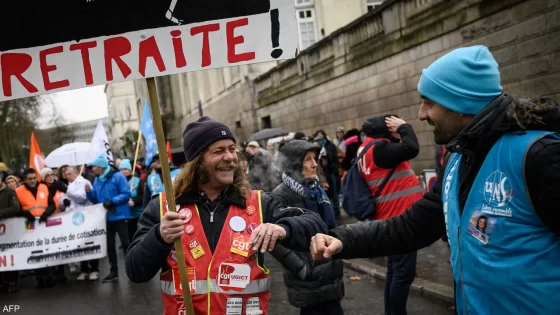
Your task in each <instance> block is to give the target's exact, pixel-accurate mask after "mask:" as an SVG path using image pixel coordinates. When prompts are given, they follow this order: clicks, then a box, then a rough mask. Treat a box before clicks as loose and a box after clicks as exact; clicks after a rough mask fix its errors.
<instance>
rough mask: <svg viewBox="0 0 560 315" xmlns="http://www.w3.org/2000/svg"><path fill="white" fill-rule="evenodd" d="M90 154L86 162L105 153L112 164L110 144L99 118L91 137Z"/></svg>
mask: <svg viewBox="0 0 560 315" xmlns="http://www.w3.org/2000/svg"><path fill="white" fill-rule="evenodd" d="M90 152H91V153H90V154H89V156H88V163H89V162H91V161H93V159H95V158H96V157H98V156H99V155H100V154H105V156H106V157H107V160H108V161H109V164H111V165H112V164H113V151H111V144H110V143H109V138H107V133H106V132H105V128H104V127H103V122H102V121H101V120H100V121H99V123H97V128H96V129H95V133H94V134H93V138H92V139H91V148H90Z"/></svg>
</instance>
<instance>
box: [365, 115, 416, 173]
mask: <svg viewBox="0 0 560 315" xmlns="http://www.w3.org/2000/svg"><path fill="white" fill-rule="evenodd" d="M385 117H386V116H377V117H373V118H370V119H368V120H367V121H366V123H364V126H363V128H362V129H363V131H364V132H365V133H366V136H368V137H370V138H374V139H377V138H387V139H389V140H391V141H390V142H389V141H383V142H379V143H376V144H375V146H374V147H373V161H374V162H375V165H377V166H378V167H380V168H388V169H392V168H395V167H397V166H398V165H399V164H401V163H402V162H405V161H410V160H412V159H413V158H415V157H416V156H417V155H418V152H419V151H420V145H419V144H418V138H416V134H415V133H414V130H413V129H412V126H411V125H409V124H403V125H401V126H400V127H399V128H398V129H397V133H398V134H399V135H400V136H401V140H400V141H399V140H398V139H395V138H393V137H392V136H391V133H390V132H389V130H388V129H387V124H386V123H385Z"/></svg>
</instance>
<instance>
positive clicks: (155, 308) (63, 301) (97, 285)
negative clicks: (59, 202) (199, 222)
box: [0, 253, 453, 315]
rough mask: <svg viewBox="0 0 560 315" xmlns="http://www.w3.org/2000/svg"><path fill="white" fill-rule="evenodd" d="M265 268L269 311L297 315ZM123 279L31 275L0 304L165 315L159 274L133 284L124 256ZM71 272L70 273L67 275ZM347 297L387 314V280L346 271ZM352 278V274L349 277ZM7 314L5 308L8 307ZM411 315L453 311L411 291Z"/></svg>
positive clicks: (350, 309)
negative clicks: (54, 279)
mask: <svg viewBox="0 0 560 315" xmlns="http://www.w3.org/2000/svg"><path fill="white" fill-rule="evenodd" d="M267 258H268V259H267V266H268V268H269V269H270V270H271V274H272V297H271V304H270V306H269V314H270V315H291V314H299V310H298V309H296V308H294V307H292V306H291V305H290V304H289V302H288V300H287V295H286V288H285V287H284V284H283V281H282V272H281V266H280V265H279V264H278V263H277V262H276V261H275V260H274V259H273V258H272V257H267ZM119 263H120V267H121V269H120V279H119V281H118V282H116V283H109V284H104V283H102V282H101V281H100V280H99V281H96V282H76V281H75V277H76V276H69V280H68V282H67V283H65V284H58V285H57V286H56V287H54V288H49V289H36V288H35V280H34V278H33V277H32V276H26V277H22V278H21V279H20V287H19V291H18V292H17V293H15V294H10V295H8V294H7V293H4V292H2V293H0V307H1V308H2V310H4V307H6V306H7V305H18V306H19V310H18V312H17V314H33V315H35V314H57V315H74V314H80V315H97V314H104V315H110V314H114V315H126V314H131V315H132V314H134V315H136V314H162V303H161V300H160V293H159V284H158V279H157V277H154V279H152V280H151V281H150V282H149V283H145V284H134V283H132V282H131V281H129V280H128V278H127V277H126V273H125V271H124V264H123V263H124V261H123V257H122V253H121V257H120V261H119ZM107 273H108V262H107V259H106V258H105V259H102V264H101V277H104V276H106V274H107ZM67 274H68V273H67ZM344 274H345V279H344V282H345V286H346V297H345V298H344V300H343V303H342V306H343V308H344V310H345V313H346V314H352V315H360V314H364V315H365V314H383V283H382V282H381V281H379V280H375V279H373V278H370V277H367V276H364V275H361V274H359V273H357V272H354V271H352V270H345V273H344ZM350 277H358V278H353V279H354V280H351V279H350ZM4 312H6V311H4ZM408 313H409V314H410V315H420V314H421V315H447V314H453V313H452V312H451V311H450V310H449V309H448V307H447V306H444V305H441V304H439V303H437V302H433V301H430V300H427V299H425V298H422V297H419V296H416V295H414V294H413V293H411V295H410V297H409V300H408Z"/></svg>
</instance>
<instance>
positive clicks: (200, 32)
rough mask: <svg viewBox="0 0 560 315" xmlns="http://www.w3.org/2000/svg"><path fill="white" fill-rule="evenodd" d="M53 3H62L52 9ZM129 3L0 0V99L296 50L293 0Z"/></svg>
mask: <svg viewBox="0 0 560 315" xmlns="http://www.w3.org/2000/svg"><path fill="white" fill-rule="evenodd" d="M62 3H63V4H64V6H65V7H62V8H58V7H57V6H60V4H62ZM136 4H137V2H135V3H134V4H131V3H130V1H129V0H111V1H109V0H91V1H86V0H75V1H64V2H60V3H57V2H56V1H46V2H45V1H39V0H28V1H22V2H21V5H20V4H19V3H18V4H17V5H16V4H13V3H12V2H10V3H4V4H2V5H0V30H1V29H2V27H3V26H6V27H5V28H4V29H5V30H6V31H5V32H2V31H0V37H2V42H0V73H1V80H0V81H1V82H0V101H5V100H9V99H15V98H21V97H27V96H33V95H40V94H45V93H54V92H60V91H64V90H70V89H76V88H82V87H87V86H94V85H100V84H106V83H111V82H121V81H130V80H134V79H141V78H146V77H156V76H162V75H169V74H176V73H183V72H191V71H199V70H206V69H214V68H222V67H229V66H235V65H242V64H250V63H260V62H267V61H275V60H282V59H289V58H294V57H295V56H296V54H297V51H298V48H299V40H298V32H297V23H296V15H295V14H296V13H295V8H294V0H245V1H243V2H241V4H240V3H239V2H238V1H234V0H220V1H215V0H214V1H212V0H157V1H156V0H148V1H142V4H141V5H140V4H139V5H138V6H137V5H136ZM12 5H16V7H14V8H12ZM17 6H22V7H21V8H19V9H18V7H17ZM49 6H51V7H52V8H50V10H49V9H48V7H49ZM45 7H47V8H45ZM131 7H133V8H131ZM121 11H122V12H121ZM45 12H48V13H45ZM45 15H46V16H45ZM35 16H36V18H35ZM44 20H48V22H45V21H44ZM21 21H26V22H25V23H22V22H21ZM8 25H9V26H8ZM14 25H18V27H17V31H14V30H13V27H14ZM77 105H79V104H77Z"/></svg>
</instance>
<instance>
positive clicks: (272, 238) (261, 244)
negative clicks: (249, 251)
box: [249, 223, 286, 253]
mask: <svg viewBox="0 0 560 315" xmlns="http://www.w3.org/2000/svg"><path fill="white" fill-rule="evenodd" d="M285 238H286V230H285V229H284V228H283V227H281V226H280V225H276V224H271V223H266V224H261V225H259V226H258V227H257V228H256V229H254V230H253V233H251V238H250V239H249V244H252V245H253V250H254V251H258V250H259V248H260V251H261V253H264V252H266V250H267V249H268V250H269V251H272V250H273V249H274V246H276V241H278V240H280V241H281V240H283V239H285Z"/></svg>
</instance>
